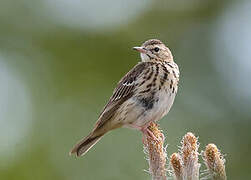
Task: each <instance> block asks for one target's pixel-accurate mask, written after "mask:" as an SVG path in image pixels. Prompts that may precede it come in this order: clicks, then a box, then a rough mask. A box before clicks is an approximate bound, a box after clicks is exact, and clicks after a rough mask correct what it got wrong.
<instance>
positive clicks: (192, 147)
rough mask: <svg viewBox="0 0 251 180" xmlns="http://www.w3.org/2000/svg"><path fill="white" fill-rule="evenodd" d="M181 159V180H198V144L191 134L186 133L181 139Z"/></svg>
mask: <svg viewBox="0 0 251 180" xmlns="http://www.w3.org/2000/svg"><path fill="white" fill-rule="evenodd" d="M181 144H182V147H181V157H182V161H183V169H184V172H183V179H185V180H198V179H199V169H200V164H199V163H198V160H199V158H198V155H199V153H198V148H199V143H198V140H197V138H196V137H195V136H194V134H193V133H191V132H188V133H187V134H186V135H185V136H184V137H183V139H182V142H181Z"/></svg>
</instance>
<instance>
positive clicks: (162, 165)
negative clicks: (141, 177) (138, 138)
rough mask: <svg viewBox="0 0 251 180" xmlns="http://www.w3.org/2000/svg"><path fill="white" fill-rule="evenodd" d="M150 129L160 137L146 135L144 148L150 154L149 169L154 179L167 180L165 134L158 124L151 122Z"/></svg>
mask: <svg viewBox="0 0 251 180" xmlns="http://www.w3.org/2000/svg"><path fill="white" fill-rule="evenodd" d="M148 129H149V130H150V131H151V132H152V133H153V135H154V136H155V137H156V138H157V139H158V141H156V140H154V139H153V138H152V137H149V136H145V137H144V138H145V141H146V142H145V143H144V148H145V150H146V151H147V153H148V156H149V171H150V173H151V175H152V179H153V180H166V178H167V176H166V156H167V155H166V151H165V147H164V140H165V138H164V135H163V133H162V132H161V131H160V130H159V129H158V125H157V124H155V123H151V124H150V126H149V127H148Z"/></svg>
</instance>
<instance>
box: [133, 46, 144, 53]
mask: <svg viewBox="0 0 251 180" xmlns="http://www.w3.org/2000/svg"><path fill="white" fill-rule="evenodd" d="M132 49H133V50H136V51H139V52H140V53H143V54H146V52H147V51H146V50H145V49H144V48H142V47H133V48H132Z"/></svg>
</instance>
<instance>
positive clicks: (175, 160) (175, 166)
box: [170, 153, 183, 180]
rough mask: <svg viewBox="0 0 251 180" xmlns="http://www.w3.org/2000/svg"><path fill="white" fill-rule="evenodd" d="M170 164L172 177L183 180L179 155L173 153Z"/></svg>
mask: <svg viewBox="0 0 251 180" xmlns="http://www.w3.org/2000/svg"><path fill="white" fill-rule="evenodd" d="M170 163H171V167H172V170H173V175H174V178H175V179H176V180H183V166H182V159H181V157H180V154H178V153H173V154H172V155H171V157H170Z"/></svg>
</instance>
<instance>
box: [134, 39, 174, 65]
mask: <svg viewBox="0 0 251 180" xmlns="http://www.w3.org/2000/svg"><path fill="white" fill-rule="evenodd" d="M133 49H134V50H136V51H139V52H140V57H141V60H142V61H143V62H150V61H153V62H154V61H155V62H156V61H160V62H163V61H166V62H172V61H173V56H172V53H171V51H170V50H169V49H168V47H166V46H165V44H164V43H162V42H161V41H160V40H158V39H150V40H148V41H146V42H144V43H143V44H142V45H141V46H140V47H134V48H133Z"/></svg>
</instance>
